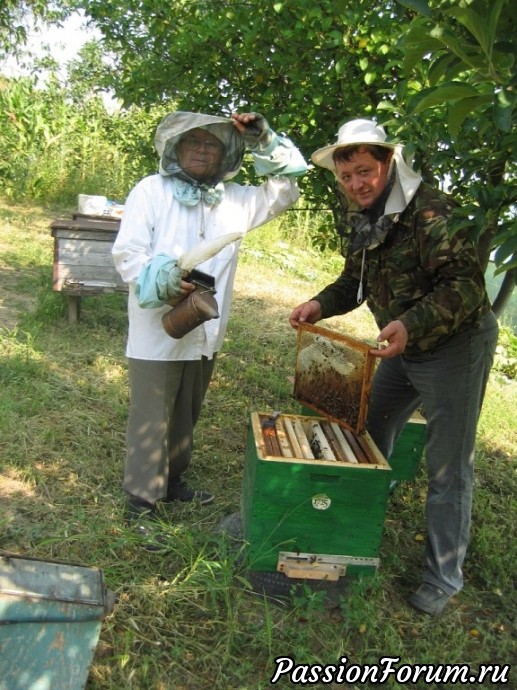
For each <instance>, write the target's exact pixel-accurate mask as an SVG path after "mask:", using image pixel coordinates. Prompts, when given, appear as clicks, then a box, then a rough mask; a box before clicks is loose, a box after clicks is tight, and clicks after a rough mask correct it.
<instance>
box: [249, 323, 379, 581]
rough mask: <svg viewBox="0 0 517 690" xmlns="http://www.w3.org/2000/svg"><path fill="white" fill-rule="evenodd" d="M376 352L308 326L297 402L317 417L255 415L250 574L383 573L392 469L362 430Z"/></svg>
mask: <svg viewBox="0 0 517 690" xmlns="http://www.w3.org/2000/svg"><path fill="white" fill-rule="evenodd" d="M370 348H371V346H370V345H367V344H366V343H362V342H360V341H356V340H353V339H351V338H347V337H344V336H341V335H339V334H335V333H333V332H332V331H329V330H328V329H323V328H318V327H316V326H310V325H308V324H304V325H303V326H302V327H300V328H299V331H298V353H297V362H296V376H295V396H296V397H297V399H298V400H299V401H300V402H302V403H303V405H304V406H307V407H309V408H310V409H311V410H312V411H314V412H316V413H319V414H311V415H305V416H304V415H290V414H282V415H278V416H276V415H267V414H261V413H259V412H253V413H252V414H251V422H250V427H249V431H248V442H247V450H246V462H245V470H244V482H243V490H242V505H241V517H242V526H243V536H244V538H245V540H246V541H247V543H248V550H247V557H248V565H249V568H250V570H252V571H262V572H264V571H265V572H273V571H280V572H283V573H284V574H285V575H287V576H288V577H292V578H304V579H322V580H323V579H326V580H337V579H339V578H340V577H342V576H344V575H346V576H355V575H359V574H368V575H371V574H373V573H374V572H375V570H376V568H377V566H378V564H379V559H378V554H379V547H380V543H381V538H382V532H383V526H384V518H385V513H386V505H387V500H388V494H389V485H390V480H391V479H392V477H391V475H392V471H391V467H390V466H389V465H388V463H387V462H386V460H385V459H384V457H383V456H382V455H381V453H380V451H379V450H378V449H377V448H376V446H375V444H374V442H373V440H372V439H371V437H370V436H369V434H368V433H367V432H366V431H364V421H365V419H366V412H367V403H368V394H369V390H370V385H371V377H372V375H373V370H374V365H375V363H374V358H373V356H372V355H371V354H370V353H369V350H370ZM342 415H343V416H342ZM344 415H346V417H345V416H344ZM322 432H323V433H322Z"/></svg>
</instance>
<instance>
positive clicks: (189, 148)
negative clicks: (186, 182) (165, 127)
mask: <svg viewBox="0 0 517 690" xmlns="http://www.w3.org/2000/svg"><path fill="white" fill-rule="evenodd" d="M177 156H178V163H179V164H180V167H181V168H182V170H184V171H185V172H186V173H187V175H190V177H192V178H194V180H198V181H199V182H202V181H203V180H210V179H211V178H213V177H214V176H215V174H216V173H217V170H218V168H219V166H220V164H221V161H222V159H223V144H222V143H221V141H220V140H219V139H218V138H217V137H215V136H214V135H213V134H211V133H210V132H207V131H206V130H205V129H199V128H198V129H191V130H189V131H188V132H186V133H185V134H184V135H183V136H182V137H181V139H180V141H179V143H178V146H177Z"/></svg>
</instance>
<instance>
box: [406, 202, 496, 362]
mask: <svg viewBox="0 0 517 690" xmlns="http://www.w3.org/2000/svg"><path fill="white" fill-rule="evenodd" d="M440 211H441V210H440V209H439V208H433V206H432V205H431V206H427V207H425V208H423V209H421V210H420V211H419V212H418V213H417V217H416V239H417V243H418V249H419V252H420V262H421V270H422V272H423V275H425V276H426V277H427V279H428V280H430V284H431V289H430V290H427V291H426V293H425V294H423V295H422V297H421V298H420V299H417V300H416V301H415V302H414V303H413V305H412V306H411V307H410V308H409V309H408V310H407V311H405V312H404V313H403V314H401V315H400V316H399V317H398V318H399V319H400V321H402V323H403V324H404V325H405V327H406V329H407V331H408V336H409V340H408V345H414V346H415V345H416V346H417V347H418V349H419V350H421V351H423V350H428V349H431V348H432V347H433V346H434V345H435V344H436V343H437V342H439V341H440V340H441V339H442V338H443V336H444V335H445V336H446V335H449V334H451V333H454V332H455V331H457V330H458V329H459V327H460V326H461V324H462V323H464V322H465V321H467V320H469V317H471V316H472V315H473V313H474V312H476V310H478V308H479V307H480V305H482V304H483V303H484V302H485V301H486V291H485V281H484V276H483V272H482V270H481V267H480V266H479V262H478V257H477V252H476V249H475V247H474V245H473V244H472V243H471V242H470V241H469V240H468V239H467V237H466V234H465V233H464V232H458V233H456V234H455V235H453V236H452V237H451V235H450V234H449V232H448V227H447V216H448V215H449V214H448V213H445V214H443V213H441V212H440Z"/></svg>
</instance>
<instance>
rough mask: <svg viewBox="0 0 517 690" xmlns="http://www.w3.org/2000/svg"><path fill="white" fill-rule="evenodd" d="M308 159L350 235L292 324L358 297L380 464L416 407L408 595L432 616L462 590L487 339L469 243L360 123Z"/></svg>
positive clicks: (446, 207)
mask: <svg viewBox="0 0 517 690" xmlns="http://www.w3.org/2000/svg"><path fill="white" fill-rule="evenodd" d="M312 160H313V161H314V162H315V163H316V164H317V165H321V166H323V167H325V168H327V169H329V170H331V171H332V172H333V173H334V174H335V176H336V179H337V182H338V185H339V187H340V194H339V196H340V200H341V202H342V207H343V210H344V213H345V217H346V223H347V224H348V226H349V227H350V228H351V236H350V243H349V247H348V251H347V256H346V263H345V268H344V270H343V272H342V273H341V275H340V276H339V277H338V278H337V280H336V281H335V282H333V283H332V284H330V285H328V286H327V287H325V288H324V289H323V290H322V291H321V292H320V293H319V294H318V295H316V296H315V297H314V298H312V299H311V300H309V301H308V302H304V303H303V304H301V305H299V306H298V307H296V308H295V309H294V311H293V312H292V314H291V317H290V322H291V324H292V325H293V327H296V326H297V325H298V323H299V322H303V321H306V322H308V323H315V322H316V321H319V320H320V319H323V318H329V317H331V316H334V315H337V314H345V313H347V312H349V311H351V310H353V309H355V308H357V307H358V306H359V304H361V303H362V301H363V299H366V301H367V304H368V307H369V308H370V310H371V311H372V313H373V315H374V317H375V320H376V323H377V325H378V327H379V329H380V333H379V336H378V338H377V340H378V342H379V349H378V350H372V353H373V354H375V355H376V356H377V357H379V359H380V360H381V361H380V364H379V366H378V367H377V370H376V373H375V376H374V381H373V386H372V392H371V398H370V407H369V412H368V420H367V428H368V431H369V432H370V434H371V435H372V437H373V439H374V441H375V442H376V444H377V445H378V447H379V448H380V450H381V451H382V453H383V454H384V455H385V457H386V458H389V456H390V454H391V451H392V450H393V446H394V443H395V441H396V439H397V437H398V435H399V434H400V432H401V431H402V429H403V428H404V426H405V424H406V422H407V420H408V419H409V417H410V416H411V414H412V413H413V412H414V411H415V409H416V408H417V407H419V406H422V407H423V410H424V414H425V417H426V420H427V443H426V463H427V471H428V481H429V485H428V493H427V504H426V517H427V540H426V552H425V571H424V576H423V584H422V585H421V586H420V587H419V588H418V589H417V591H416V592H414V593H413V594H412V595H411V596H410V597H409V600H408V601H409V603H410V605H411V606H413V608H415V609H417V610H419V611H423V612H425V613H428V614H431V615H434V614H438V613H440V612H441V611H442V610H443V608H444V606H445V604H446V603H447V601H448V600H449V598H450V597H451V596H452V595H454V594H455V593H457V592H458V591H459V590H460V589H461V588H462V586H463V574H462V565H463V561H464V559H465V554H466V549H467V544H468V539H469V531H470V520H471V505H472V487H473V462H474V448H475V438H476V428H477V421H478V417H479V413H480V411H481V406H482V403H483V397H484V392H485V387H486V383H487V380H488V375H489V372H490V368H491V366H492V361H493V356H494V352H495V347H496V344H497V334H498V327H497V321H496V319H495V316H494V315H493V313H492V312H491V309H490V302H489V300H488V297H487V294H486V290H485V282H484V277H483V272H482V269H481V267H480V265H479V262H478V257H477V252H476V248H475V246H474V245H473V244H472V243H471V242H470V241H469V240H468V238H467V236H466V233H464V232H462V231H460V232H457V233H456V234H454V235H453V236H451V235H450V233H449V228H448V225H449V218H450V216H451V214H452V211H453V208H454V206H455V202H454V201H453V200H452V199H451V198H449V197H448V196H447V195H445V194H443V193H442V192H440V191H438V190H435V189H433V188H431V187H429V186H428V185H426V184H424V183H423V182H422V180H421V177H420V175H418V174H417V173H415V172H414V171H413V170H412V169H411V168H409V166H407V164H406V163H405V162H404V159H403V156H402V146H400V145H396V144H391V143H389V142H387V141H386V134H385V132H384V130H383V128H382V127H379V126H377V125H376V124H375V123H374V122H372V121H370V120H352V121H351V122H348V123H346V124H345V125H343V126H342V127H341V128H340V130H339V133H338V140H337V143H336V144H332V145H330V146H326V147H324V148H323V149H319V150H318V151H316V152H315V153H314V154H313V156H312Z"/></svg>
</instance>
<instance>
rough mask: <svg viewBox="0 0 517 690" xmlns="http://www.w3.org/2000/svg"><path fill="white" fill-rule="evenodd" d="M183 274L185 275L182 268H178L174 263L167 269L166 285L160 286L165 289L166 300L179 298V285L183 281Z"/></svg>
mask: <svg viewBox="0 0 517 690" xmlns="http://www.w3.org/2000/svg"><path fill="white" fill-rule="evenodd" d="M184 274H185V271H184V270H183V269H182V268H180V267H179V266H178V264H177V263H174V264H173V265H172V266H171V267H170V268H169V274H168V276H167V284H166V285H163V286H161V287H164V288H165V291H166V295H167V298H166V299H167V300H169V299H172V298H174V297H180V295H181V288H180V283H181V281H182V280H183V276H184Z"/></svg>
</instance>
